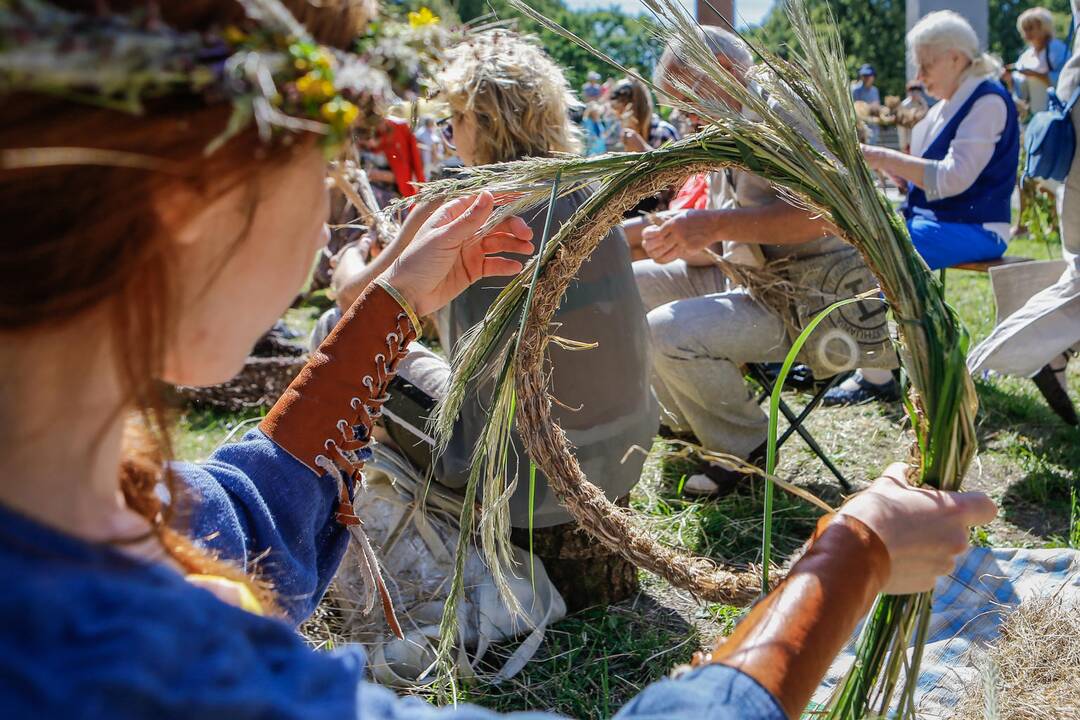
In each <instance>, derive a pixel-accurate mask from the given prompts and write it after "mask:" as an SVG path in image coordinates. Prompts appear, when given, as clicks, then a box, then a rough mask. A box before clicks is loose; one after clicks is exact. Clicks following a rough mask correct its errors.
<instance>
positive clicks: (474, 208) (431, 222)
mask: <svg viewBox="0 0 1080 720" xmlns="http://www.w3.org/2000/svg"><path fill="white" fill-rule="evenodd" d="M494 208H495V200H494V198H492V196H491V193H489V192H487V191H485V192H482V193H480V194H479V195H476V196H474V197H463V198H458V199H457V200H451V201H450V202H448V203H445V204H443V205H441V206H440V207H439V208H438V209H436V210H434V211H433V212H432V214H431V216H430V217H429V218H428V219H427V220H426V221H425V222H424V223H423V225H422V226H421V227H420V228H419V229H418V230H417V231H416V236H415V237H414V238H413V239H412V242H410V243H409V246H408V247H407V248H405V249H404V250H403V251H402V253H401V255H400V256H399V257H398V258H397V260H395V261H394V264H393V265H391V266H390V267H389V268H388V269H387V270H386V272H385V273H383V275H382V278H383V279H384V280H386V281H387V282H389V283H390V284H391V285H392V286H393V287H394V288H395V289H396V290H397V291H398V292H399V293H401V294H402V295H403V296H404V297H405V299H406V300H408V301H409V304H410V305H412V307H413V310H415V311H416V314H417V315H420V316H423V315H427V314H429V313H432V312H434V311H436V310H438V309H439V308H441V307H442V306H443V305H445V304H446V303H448V302H450V301H451V300H453V299H454V298H455V297H457V296H458V295H459V294H460V293H461V292H462V291H463V290H464V289H465V288H467V287H469V285H472V284H473V283H474V282H476V281H477V280H480V279H481V278H485V277H493V276H499V275H515V274H517V273H518V272H520V271H521V267H522V263H521V261H519V260H511V259H509V258H503V257H497V256H496V255H497V254H498V253H512V254H516V255H528V254H530V253H532V251H533V245H532V243H531V242H530V240H532V234H533V233H532V230H531V229H530V228H529V226H528V225H526V224H525V221H524V220H522V219H521V218H519V217H511V218H507V219H506V220H503V221H502V222H501V223H499V224H498V225H496V226H495V227H494V228H492V229H491V230H489V231H488V232H486V233H484V234H481V233H480V230H481V228H482V227H483V226H484V223H485V222H487V219H488V218H489V217H491V213H492V210H494ZM414 212H415V211H414Z"/></svg>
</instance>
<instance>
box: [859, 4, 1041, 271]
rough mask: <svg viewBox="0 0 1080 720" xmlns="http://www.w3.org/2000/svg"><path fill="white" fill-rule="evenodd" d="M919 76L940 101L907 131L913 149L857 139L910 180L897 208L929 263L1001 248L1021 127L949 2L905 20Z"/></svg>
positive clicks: (874, 160) (877, 165)
mask: <svg viewBox="0 0 1080 720" xmlns="http://www.w3.org/2000/svg"><path fill="white" fill-rule="evenodd" d="M907 42H908V46H909V47H910V49H911V53H912V56H913V57H914V59H915V62H916V64H917V65H918V79H919V80H920V81H921V82H922V83H923V85H924V86H925V88H926V91H927V92H928V93H929V94H930V95H933V96H934V97H937V98H940V99H941V100H942V102H939V103H937V104H936V105H934V107H932V108H931V109H930V111H929V112H928V113H927V114H926V117H925V118H923V119H922V121H920V122H919V124H917V125H916V126H915V127H914V128H913V129H912V133H911V154H910V155H908V154H905V153H901V152H898V151H895V150H889V149H886V148H882V147H870V146H864V147H863V152H864V154H865V155H866V160H867V162H868V163H869V164H870V166H871V167H872V168H874V169H877V170H882V171H884V172H886V173H889V174H890V175H891V176H893V178H894V179H895V180H897V182H898V183H901V184H903V185H906V186H907V191H908V192H907V201H906V202H905V203H904V206H903V212H904V217H905V218H906V219H907V226H908V230H909V231H910V232H911V240H912V242H913V243H914V244H915V249H916V250H918V251H919V254H920V255H922V257H923V259H924V260H925V261H926V264H927V265H929V266H930V267H931V268H932V269H937V268H943V267H950V266H952V265H957V264H959V263H966V262H978V261H982V260H993V259H996V258H999V257H1001V256H1002V255H1003V254H1004V253H1005V249H1006V247H1007V244H1006V243H1007V238H1008V237H1009V222H1010V220H1011V216H1012V210H1011V207H1010V203H1009V200H1010V197H1011V196H1012V190H1013V187H1014V186H1015V184H1016V168H1017V163H1018V162H1019V154H1020V125H1019V122H1018V120H1017V115H1016V107H1015V105H1014V104H1013V101H1012V98H1011V97H1010V95H1009V93H1008V91H1006V90H1005V88H1004V87H1002V85H1001V84H1000V83H999V82H998V81H997V79H996V78H997V77H998V75H999V74H1000V66H999V65H998V63H997V62H996V61H995V60H994V59H993V58H992V57H990V56H989V55H986V54H983V53H981V52H980V51H979V41H978V38H977V37H976V36H975V31H974V30H972V29H971V26H970V25H969V24H968V23H967V21H966V20H964V18H962V17H960V16H959V15H957V14H956V13H954V12H952V11H951V10H942V11H940V12H934V13H930V14H929V15H927V16H926V17H924V18H923V19H922V20H920V21H919V22H918V23H916V25H915V26H914V27H913V28H911V30H910V31H909V32H908V35H907Z"/></svg>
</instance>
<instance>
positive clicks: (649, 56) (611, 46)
mask: <svg viewBox="0 0 1080 720" xmlns="http://www.w3.org/2000/svg"><path fill="white" fill-rule="evenodd" d="M447 3H448V5H449V6H450V7H451V8H452V9H453V10H454V11H455V12H456V13H457V15H458V17H460V18H461V19H462V20H463V21H465V22H475V21H479V20H481V19H482V18H487V19H489V20H494V19H496V18H498V19H500V20H513V24H514V27H516V28H517V29H518V30H520V31H522V32H526V33H530V34H533V35H536V36H537V37H538V38H539V39H540V42H541V44H542V45H543V46H544V49H545V50H546V51H547V53H548V54H549V55H551V57H552V58H553V59H554V60H555V61H556V62H557V63H559V65H560V66H562V68H563V70H564V71H565V72H566V77H567V79H568V80H569V81H570V84H571V85H572V86H573V87H574V88H578V89H580V87H581V85H582V84H583V83H584V82H585V77H586V75H587V74H588V73H589V71H591V70H595V71H596V72H598V73H600V75H601V76H603V77H608V76H611V75H613V74H614V73H615V70H614V69H613V68H612V67H611V66H609V65H607V64H606V63H604V62H603V61H601V60H598V59H597V58H596V57H594V56H593V55H592V54H591V53H589V52H588V51H587V50H584V49H582V48H580V47H578V46H577V45H575V44H573V43H571V42H568V41H566V40H565V39H563V38H561V37H559V36H558V35H556V34H555V33H553V32H551V31H550V30H547V29H544V28H541V27H540V26H539V25H538V24H537V23H535V22H533V21H532V20H529V19H527V18H523V17H521V16H520V15H519V14H518V13H517V12H516V11H514V10H513V9H511V8H510V6H509V4H508V3H507V2H506V1H505V0H447ZM529 4H530V5H532V6H533V7H534V8H536V9H537V10H539V11H540V12H542V13H543V14H544V15H546V16H547V17H549V18H551V19H553V20H555V21H556V22H557V23H559V24H560V25H562V26H563V27H564V28H567V29H568V30H570V31H572V32H574V33H575V34H577V35H578V36H580V37H582V38H584V39H585V40H587V41H588V42H589V44H590V45H592V46H593V47H595V48H598V49H600V50H603V51H604V52H606V53H608V54H609V55H610V56H611V57H613V58H615V59H616V60H618V61H619V62H620V63H622V64H623V65H625V66H627V67H633V68H637V69H639V70H641V71H643V72H645V73H649V72H652V68H653V66H654V65H655V64H656V61H657V59H659V56H660V51H661V50H662V48H659V47H658V46H657V43H656V42H655V41H654V40H653V38H652V35H651V33H650V31H649V28H648V25H647V23H648V20H647V19H645V18H637V17H632V16H629V15H626V14H623V13H621V12H619V11H618V10H614V9H613V10H585V11H572V10H569V9H568V8H567V7H566V5H565V4H564V3H563V2H562V0H530V2H529Z"/></svg>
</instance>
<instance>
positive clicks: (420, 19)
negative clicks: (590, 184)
mask: <svg viewBox="0 0 1080 720" xmlns="http://www.w3.org/2000/svg"><path fill="white" fill-rule="evenodd" d="M438 22H439V16H438V15H436V14H435V13H433V12H431V9H430V8H426V7H422V8H420V9H419V10H417V11H415V12H410V13H409V27H413V28H419V27H426V26H428V25H436V24H438Z"/></svg>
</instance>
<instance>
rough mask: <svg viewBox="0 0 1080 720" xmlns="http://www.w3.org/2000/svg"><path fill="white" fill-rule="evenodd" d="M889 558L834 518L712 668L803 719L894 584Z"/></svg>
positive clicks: (858, 526) (717, 654) (849, 521)
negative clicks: (733, 672) (738, 674)
mask: <svg viewBox="0 0 1080 720" xmlns="http://www.w3.org/2000/svg"><path fill="white" fill-rule="evenodd" d="M889 565H890V561H889V553H888V550H887V549H886V548H885V545H884V543H882V541H881V538H879V537H878V536H877V534H876V533H874V532H873V531H872V530H871V529H870V528H868V527H867V526H866V525H864V524H863V523H862V522H861V521H859V520H857V519H855V518H852V517H848V516H846V515H830V516H826V517H824V518H822V519H821V521H819V522H818V529H817V532H816V533H815V534H814V539H813V540H812V541H811V543H810V546H809V548H808V549H807V551H806V553H805V554H804V555H803V557H802V558H801V559H800V560H799V561H798V562H797V563H795V565H794V567H792V569H791V572H790V573H789V574H788V576H787V577H786V578H785V579H784V581H783V582H782V583H780V585H779V586H777V587H776V588H775V589H774V590H773V591H772V592H771V593H769V595H768V596H766V597H765V598H764V599H763V600H762V601H761V602H759V603H758V604H757V605H756V606H755V607H754V609H753V610H751V611H750V614H749V615H747V616H746V618H745V619H744V620H743V621H742V622H741V623H739V625H738V627H736V628H735V632H733V633H732V634H731V635H730V636H729V637H728V638H727V639H726V640H721V641H720V643H719V644H718V645H717V647H716V649H715V650H713V652H712V661H713V662H721V663H723V664H725V665H730V666H732V667H735V668H738V669H739V670H742V671H743V672H745V673H746V674H747V675H750V676H751V677H753V678H754V679H755V680H757V681H758V682H759V683H761V685H762V687H764V688H765V689H766V690H768V691H769V692H771V693H772V694H773V696H774V697H775V698H776V699H777V701H778V702H779V703H780V705H781V706H782V707H783V708H784V711H785V712H787V714H788V716H789V717H792V718H797V717H799V715H800V714H801V713H802V711H803V709H804V708H805V707H806V704H807V703H808V702H809V701H810V698H811V696H812V695H813V692H814V690H815V688H817V686H818V683H820V682H821V678H822V676H823V675H824V673H825V670H826V669H828V667H829V665H830V663H832V661H833V658H835V657H836V654H837V653H838V652H839V651H840V649H841V648H842V647H843V646H844V643H845V642H847V640H848V638H849V637H850V635H851V632H852V631H853V630H854V629H855V626H856V625H857V624H858V622H859V620H860V619H861V618H862V616H863V615H864V614H865V613H866V612H867V610H868V609H869V608H870V605H871V603H872V602H873V600H874V597H875V596H876V595H877V593H878V592H879V591H880V590H881V588H882V587H884V585H885V582H886V581H887V580H888V577H889Z"/></svg>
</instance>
